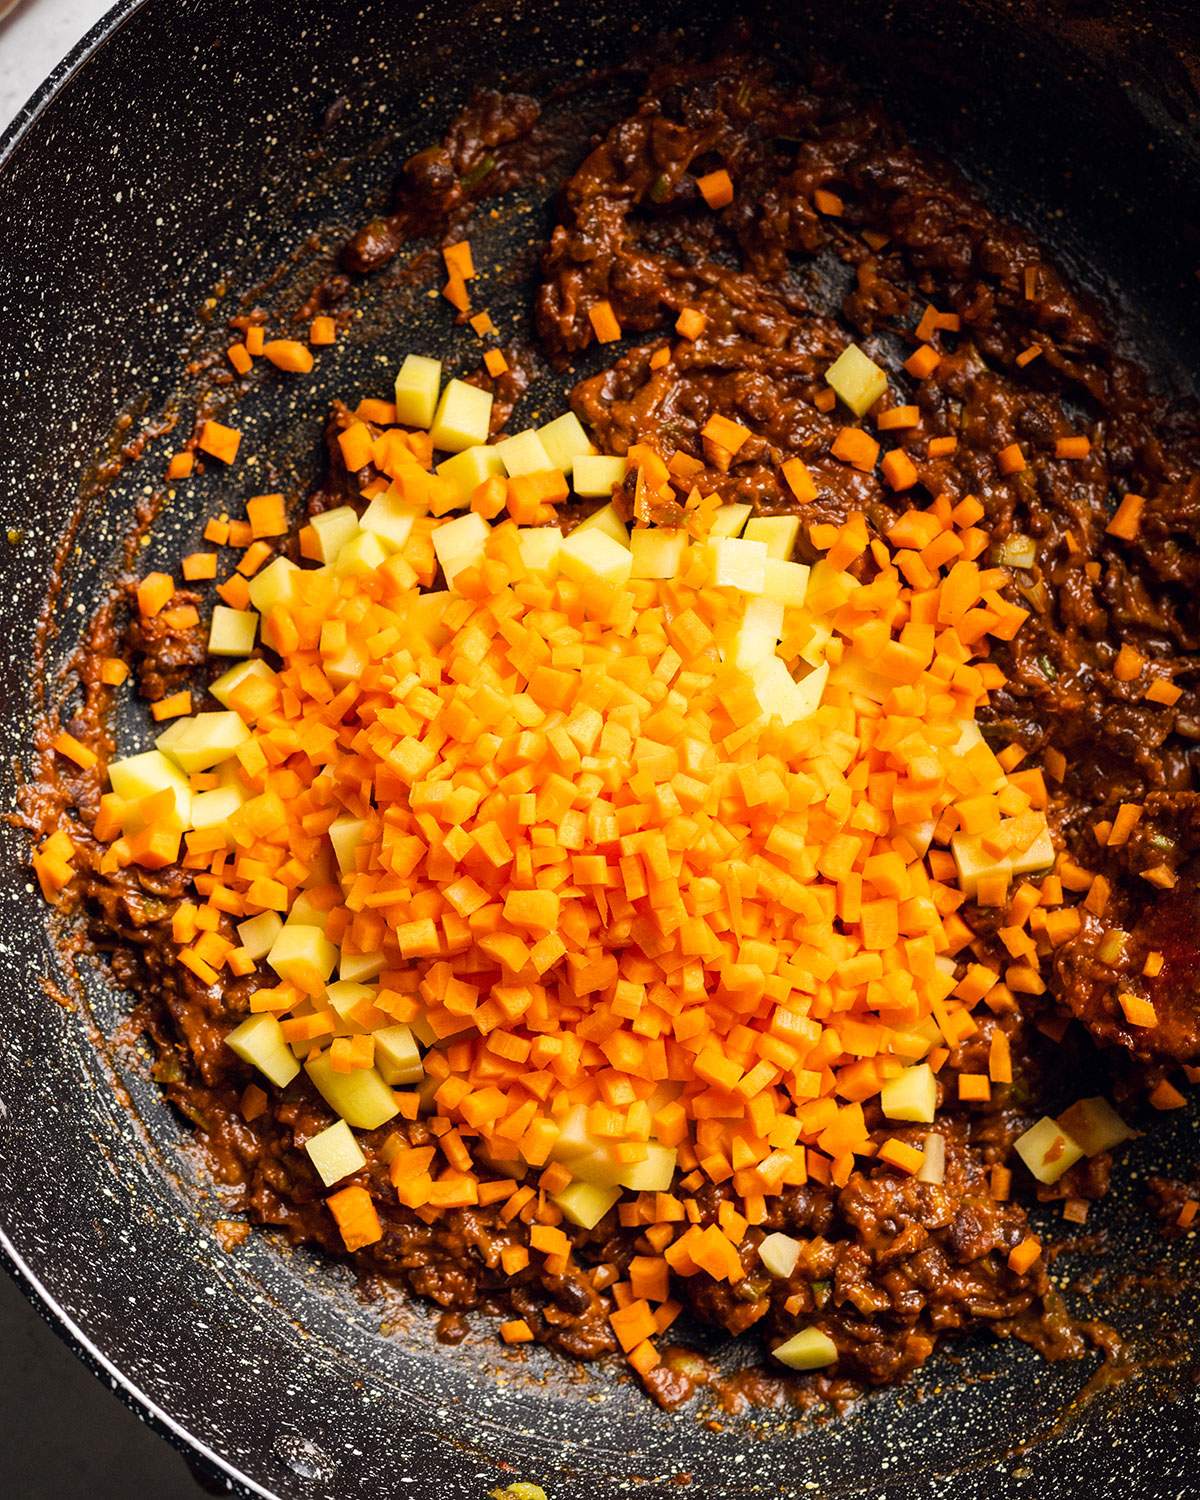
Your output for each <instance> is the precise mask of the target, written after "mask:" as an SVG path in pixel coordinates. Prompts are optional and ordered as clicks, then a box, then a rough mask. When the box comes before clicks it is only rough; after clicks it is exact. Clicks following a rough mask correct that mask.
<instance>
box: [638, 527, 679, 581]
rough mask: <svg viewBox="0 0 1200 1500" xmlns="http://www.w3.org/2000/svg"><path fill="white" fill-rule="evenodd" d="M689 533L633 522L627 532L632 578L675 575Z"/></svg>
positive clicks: (672, 576)
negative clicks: (631, 527)
mask: <svg viewBox="0 0 1200 1500" xmlns="http://www.w3.org/2000/svg"><path fill="white" fill-rule="evenodd" d="M687 547H688V534H687V532H686V531H683V530H678V531H674V530H668V529H666V528H662V529H660V528H659V527H657V526H635V527H634V529H633V530H632V531H631V532H630V534H629V550H630V554H631V556H632V559H633V567H632V569H631V571H630V575H629V576H630V577H631V578H674V577H676V575H677V574H678V573H679V571H680V569H681V567H682V566H683V558H684V554H685V553H686V551H687Z"/></svg>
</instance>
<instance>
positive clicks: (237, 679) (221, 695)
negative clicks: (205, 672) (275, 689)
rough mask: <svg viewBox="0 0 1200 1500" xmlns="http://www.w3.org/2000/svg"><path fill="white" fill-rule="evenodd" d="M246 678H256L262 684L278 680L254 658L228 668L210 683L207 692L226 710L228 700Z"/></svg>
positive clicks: (272, 672)
mask: <svg viewBox="0 0 1200 1500" xmlns="http://www.w3.org/2000/svg"><path fill="white" fill-rule="evenodd" d="M248 677H257V678H260V679H261V680H262V681H263V682H277V681H278V680H279V679H278V674H277V673H276V672H274V671H272V669H271V668H270V667H269V666H267V664H266V662H265V661H262V660H260V659H259V658H258V657H254V658H253V659H252V660H251V661H240V662H238V664H237V666H236V667H230V669H229V671H228V672H222V673H221V675H220V677H218V678H217V679H216V681H215V682H213V683H210V685H209V689H208V690H209V692H210V693H211V694H212V695H213V697H214V698H215V699H216V700H217V702H218V703H219V704H221V706H222V707H223V708H228V707H229V700H230V699H231V698H232V697H233V695H234V693H235V692H236V691H237V690H238V688H240V687H241V685H242V683H243V682H245V681H246V679H247V678H248Z"/></svg>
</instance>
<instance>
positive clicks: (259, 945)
mask: <svg viewBox="0 0 1200 1500" xmlns="http://www.w3.org/2000/svg"><path fill="white" fill-rule="evenodd" d="M282 930H283V918H282V917H281V916H280V915H279V913H278V912H277V911H261V912H259V914H258V916H256V917H247V918H246V920H245V921H244V922H239V923H238V924H237V935H238V942H239V943H240V944H241V946H242V947H243V948H245V950H246V952H247V953H248V954H249V955H250V957H251V958H252V959H253V960H254V962H255V963H257V962H258V960H259V959H260V958H266V956H267V954H268V953H270V951H271V948H272V947H273V945H274V943H275V939H276V938H277V937H278V936H279V934H280V932H281V931H282Z"/></svg>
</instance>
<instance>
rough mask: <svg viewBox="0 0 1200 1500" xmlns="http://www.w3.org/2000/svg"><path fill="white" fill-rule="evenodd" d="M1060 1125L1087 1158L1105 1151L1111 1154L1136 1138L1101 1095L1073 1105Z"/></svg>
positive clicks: (1064, 1114) (1064, 1112) (1062, 1116)
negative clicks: (1115, 1148)
mask: <svg viewBox="0 0 1200 1500" xmlns="http://www.w3.org/2000/svg"><path fill="white" fill-rule="evenodd" d="M1058 1123H1059V1125H1060V1126H1061V1128H1062V1129H1063V1130H1065V1131H1066V1132H1067V1134H1068V1135H1069V1136H1070V1137H1071V1139H1072V1140H1073V1141H1076V1142H1078V1144H1079V1145H1080V1146H1081V1147H1082V1148H1083V1153H1084V1155H1085V1156H1099V1154H1100V1152H1101V1151H1111V1150H1112V1148H1113V1147H1114V1146H1119V1145H1120V1144H1121V1142H1122V1141H1127V1140H1130V1139H1131V1138H1132V1136H1133V1131H1132V1130H1130V1128H1129V1126H1128V1125H1126V1123H1125V1121H1124V1120H1122V1118H1121V1116H1120V1115H1119V1114H1118V1113H1117V1112H1116V1110H1115V1109H1114V1108H1113V1107H1112V1105H1111V1104H1110V1103H1109V1102H1108V1100H1107V1099H1105V1098H1104V1097H1103V1096H1102V1095H1099V1094H1097V1095H1095V1096H1093V1097H1092V1098H1090V1099H1080V1100H1079V1101H1078V1102H1077V1103H1075V1104H1072V1105H1071V1107H1070V1109H1067V1110H1064V1111H1063V1113H1062V1114H1061V1115H1059V1117H1058Z"/></svg>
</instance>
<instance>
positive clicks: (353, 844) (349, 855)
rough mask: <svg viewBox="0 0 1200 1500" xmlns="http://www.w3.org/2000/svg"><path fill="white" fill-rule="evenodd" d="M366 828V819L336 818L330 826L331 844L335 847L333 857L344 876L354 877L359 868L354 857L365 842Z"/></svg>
mask: <svg viewBox="0 0 1200 1500" xmlns="http://www.w3.org/2000/svg"><path fill="white" fill-rule="evenodd" d="M366 827H367V824H366V819H365V818H349V817H341V818H334V820H333V822H332V823H331V824H330V825H329V842H330V843H331V844H332V845H333V855H334V858H335V859H336V860H337V862H338V869H339V870H340V871H341V872H342V874H343V875H353V874H354V872H355V870H356V869H357V868H358V866H357V865H356V864H355V862H354V855H355V851H356V850H357V849H358V846H359V845H360V844H361V843H362V841H363V834H364V832H365V831H366Z"/></svg>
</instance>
